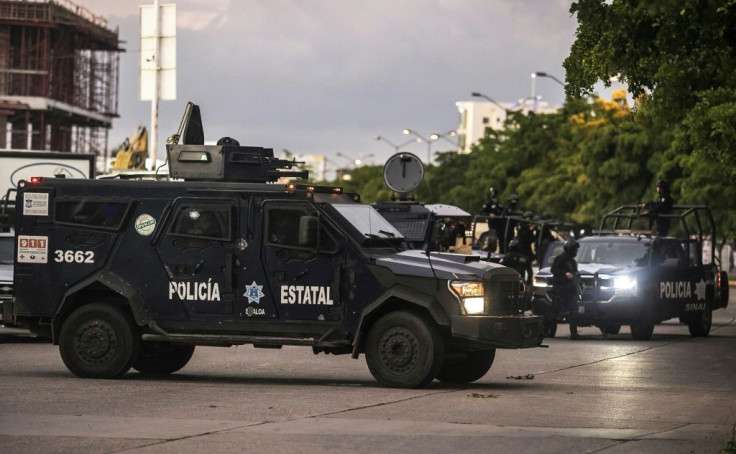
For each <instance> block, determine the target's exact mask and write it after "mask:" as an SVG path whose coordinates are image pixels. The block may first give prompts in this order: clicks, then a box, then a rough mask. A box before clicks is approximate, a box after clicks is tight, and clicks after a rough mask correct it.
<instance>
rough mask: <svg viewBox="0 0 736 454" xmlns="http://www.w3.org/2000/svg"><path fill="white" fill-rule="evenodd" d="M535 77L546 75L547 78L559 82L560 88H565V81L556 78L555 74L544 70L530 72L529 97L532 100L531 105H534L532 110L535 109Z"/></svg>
mask: <svg viewBox="0 0 736 454" xmlns="http://www.w3.org/2000/svg"><path fill="white" fill-rule="evenodd" d="M537 77H547V78H549V79H552V80H554V81H555V82H557V83H558V84H560V85H561V86H562V88H565V83H564V82H563V81H561V80H560V79H558V78H556V77H555V76H553V75H552V74H547V73H546V72H544V71H537V72H534V73H532V75H531V78H532V97H531V99H532V100H534V105H533V107H534V110H535V111H536V110H537Z"/></svg>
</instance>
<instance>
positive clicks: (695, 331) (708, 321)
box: [687, 304, 713, 337]
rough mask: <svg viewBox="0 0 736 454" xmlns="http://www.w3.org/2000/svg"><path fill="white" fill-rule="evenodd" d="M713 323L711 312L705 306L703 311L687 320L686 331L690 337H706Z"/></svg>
mask: <svg viewBox="0 0 736 454" xmlns="http://www.w3.org/2000/svg"><path fill="white" fill-rule="evenodd" d="M712 323H713V311H712V310H711V308H710V306H708V305H707V304H706V307H705V310H704V311H700V312H698V313H697V314H696V315H695V316H693V317H692V318H690V319H688V321H687V329H688V330H689V331H690V335H691V336H692V337H707V336H708V335H709V334H710V327H711V325H712Z"/></svg>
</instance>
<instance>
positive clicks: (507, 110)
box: [470, 91, 509, 115]
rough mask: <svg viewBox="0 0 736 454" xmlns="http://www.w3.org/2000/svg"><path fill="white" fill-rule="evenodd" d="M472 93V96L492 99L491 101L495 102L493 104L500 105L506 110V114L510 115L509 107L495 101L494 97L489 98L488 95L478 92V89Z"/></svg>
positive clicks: (487, 99)
mask: <svg viewBox="0 0 736 454" xmlns="http://www.w3.org/2000/svg"><path fill="white" fill-rule="evenodd" d="M470 95H471V96H475V97H476V98H483V99H485V100H486V101H490V102H491V103H493V104H495V105H496V106H498V107H500V108H501V109H503V111H504V112H506V114H507V115H508V113H509V109H507V108H505V107H504V106H502V105H501V104H499V103H497V102H496V101H494V100H493V99H491V98H489V97H488V96H486V95H484V94H483V93H478V92H477V91H474V92H473V93H471V94H470Z"/></svg>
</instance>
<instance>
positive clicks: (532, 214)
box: [524, 211, 534, 219]
mask: <svg viewBox="0 0 736 454" xmlns="http://www.w3.org/2000/svg"><path fill="white" fill-rule="evenodd" d="M533 217H534V213H532V212H531V211H525V212H524V219H531V218H533Z"/></svg>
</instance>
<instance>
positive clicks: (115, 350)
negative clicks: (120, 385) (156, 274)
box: [59, 303, 140, 378]
mask: <svg viewBox="0 0 736 454" xmlns="http://www.w3.org/2000/svg"><path fill="white" fill-rule="evenodd" d="M139 349H140V336H139V334H138V330H137V329H136V328H135V323H134V322H133V319H132V317H131V316H130V313H129V312H128V311H127V310H126V309H125V308H123V307H120V306H113V305H109V304H98V303H94V304H87V305H84V306H82V307H80V308H78V309H77V310H75V311H74V312H72V314H71V315H70V316H69V317H68V318H67V319H66V320H65V321H64V324H63V325H62V327H61V333H60V335H59V352H60V353H61V359H62V360H63V361H64V364H65V365H66V367H67V368H68V369H69V370H70V371H71V372H72V373H73V374H74V375H77V376H79V377H82V378H115V377H119V376H121V375H123V374H124V373H126V372H127V371H128V370H129V369H130V367H131V366H132V365H133V362H134V361H135V360H136V358H137V357H138V351H139Z"/></svg>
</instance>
